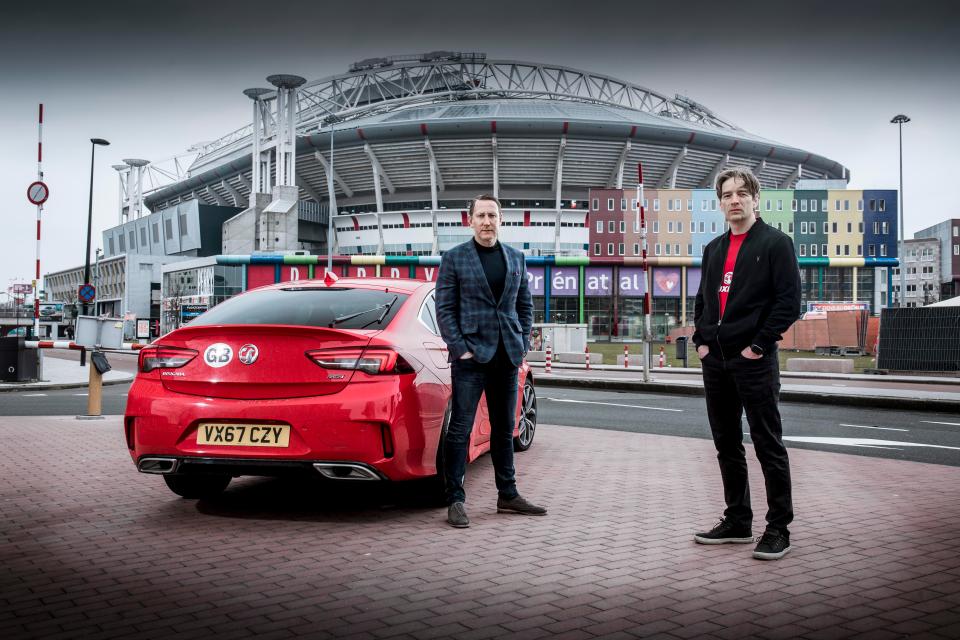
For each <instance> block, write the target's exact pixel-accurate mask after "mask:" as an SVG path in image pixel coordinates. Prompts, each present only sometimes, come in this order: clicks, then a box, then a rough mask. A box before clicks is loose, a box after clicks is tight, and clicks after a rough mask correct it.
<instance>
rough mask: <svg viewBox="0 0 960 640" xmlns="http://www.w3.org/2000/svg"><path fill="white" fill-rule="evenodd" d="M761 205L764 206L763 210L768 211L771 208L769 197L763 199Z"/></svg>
mask: <svg viewBox="0 0 960 640" xmlns="http://www.w3.org/2000/svg"><path fill="white" fill-rule="evenodd" d="M763 207H764V209H763V210H764V211H770V210H771V209H770V199H769V198H767V199H766V200H765V201H764V203H763Z"/></svg>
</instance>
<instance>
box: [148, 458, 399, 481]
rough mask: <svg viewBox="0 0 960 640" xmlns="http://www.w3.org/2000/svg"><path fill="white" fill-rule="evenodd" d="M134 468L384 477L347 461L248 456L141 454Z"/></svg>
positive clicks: (163, 471) (362, 478) (181, 472)
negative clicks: (210, 456)
mask: <svg viewBox="0 0 960 640" xmlns="http://www.w3.org/2000/svg"><path fill="white" fill-rule="evenodd" d="M137 470H138V471H140V472H141V473H152V474H159V475H165V474H177V475H201V474H226V475H230V476H271V477H285V476H303V475H317V474H319V475H322V476H323V477H325V478H329V479H331V480H348V481H349V480H360V481H379V480H386V479H387V477H386V476H385V475H384V474H382V473H381V472H379V471H378V470H377V469H376V468H374V467H373V466H371V465H369V464H366V463H363V462H355V461H346V460H316V461H309V460H256V459H250V458H193V457H175V456H155V455H147V456H142V457H141V458H140V459H139V460H137Z"/></svg>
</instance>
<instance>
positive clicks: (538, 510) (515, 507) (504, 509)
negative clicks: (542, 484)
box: [497, 496, 547, 516]
mask: <svg viewBox="0 0 960 640" xmlns="http://www.w3.org/2000/svg"><path fill="white" fill-rule="evenodd" d="M497 513H519V514H520V515H524V516H545V515H547V510H546V509H544V508H543V507H538V506H537V505H535V504H531V503H529V502H527V501H526V499H524V498H523V496H517V497H516V498H511V499H509V500H506V499H504V498H501V497H498V498H497Z"/></svg>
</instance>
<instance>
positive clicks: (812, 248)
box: [810, 244, 817, 256]
mask: <svg viewBox="0 0 960 640" xmlns="http://www.w3.org/2000/svg"><path fill="white" fill-rule="evenodd" d="M810 255H811V256H816V255H817V245H815V244H812V245H810Z"/></svg>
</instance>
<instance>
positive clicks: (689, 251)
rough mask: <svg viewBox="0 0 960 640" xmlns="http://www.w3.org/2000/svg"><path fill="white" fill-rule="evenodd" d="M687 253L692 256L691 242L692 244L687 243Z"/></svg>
mask: <svg viewBox="0 0 960 640" xmlns="http://www.w3.org/2000/svg"><path fill="white" fill-rule="evenodd" d="M687 255H688V256H692V255H693V244H692V243H687Z"/></svg>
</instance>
